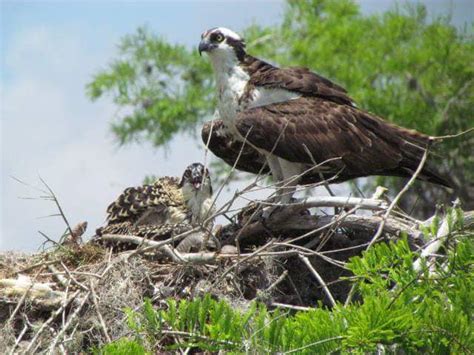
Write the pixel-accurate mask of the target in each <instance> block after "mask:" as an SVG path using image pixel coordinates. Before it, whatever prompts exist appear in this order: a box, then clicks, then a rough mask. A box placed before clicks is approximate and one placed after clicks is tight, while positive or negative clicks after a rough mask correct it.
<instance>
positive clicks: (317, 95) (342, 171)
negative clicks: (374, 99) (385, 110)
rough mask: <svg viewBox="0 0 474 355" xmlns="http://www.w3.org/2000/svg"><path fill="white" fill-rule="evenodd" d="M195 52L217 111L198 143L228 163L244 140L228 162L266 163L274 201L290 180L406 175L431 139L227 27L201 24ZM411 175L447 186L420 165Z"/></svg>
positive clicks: (245, 166)
mask: <svg viewBox="0 0 474 355" xmlns="http://www.w3.org/2000/svg"><path fill="white" fill-rule="evenodd" d="M202 52H205V53H206V54H207V55H208V56H209V58H210V60H211V64H212V67H213V70H214V73H215V78H216V84H217V96H218V106H217V111H218V112H217V113H218V116H219V119H216V120H214V121H213V122H212V123H208V124H206V125H205V126H204V129H203V131H202V136H203V140H204V142H205V143H206V142H208V141H209V147H210V149H211V151H213V152H214V153H215V154H216V155H217V156H219V157H221V158H223V159H224V160H225V161H226V162H227V163H229V164H233V163H234V162H235V161H236V159H237V156H238V155H239V152H240V150H241V147H242V142H245V143H246V146H245V147H244V148H243V149H242V151H241V154H240V158H239V161H238V162H237V165H236V167H237V168H238V169H241V170H245V171H249V172H252V173H256V172H258V171H260V169H262V168H263V169H265V164H267V165H268V167H269V169H270V171H271V174H272V176H273V178H274V179H275V180H276V181H277V182H280V186H281V185H282V184H283V181H287V183H285V187H286V188H287V189H286V191H289V192H285V193H282V192H280V195H281V196H280V198H279V200H280V202H283V203H287V202H289V201H290V199H291V192H292V191H294V187H293V186H294V185H296V184H298V183H299V184H301V183H303V184H306V183H314V182H319V181H322V180H326V179H329V180H330V181H329V182H331V183H332V182H342V181H346V180H350V179H354V178H357V177H363V176H370V175H385V176H401V177H411V176H412V175H413V173H414V172H415V170H416V169H417V167H418V165H419V164H420V161H421V159H422V156H423V154H424V152H425V148H426V147H427V146H429V145H430V143H431V142H432V140H433V137H430V136H427V135H424V134H422V133H419V132H416V131H414V130H409V129H405V128H402V127H399V126H396V125H394V124H391V123H389V122H387V121H384V120H383V119H382V118H380V117H378V116H376V115H374V114H371V113H369V112H366V111H364V110H362V109H360V108H358V107H356V105H355V104H354V102H353V100H352V99H351V98H350V97H349V96H348V94H347V92H346V90H345V89H344V88H342V87H341V86H339V85H337V84H335V83H333V82H331V81H330V80H328V79H326V78H324V77H322V76H320V75H318V74H315V73H313V72H311V71H310V70H309V69H307V68H300V67H290V68H278V67H276V66H273V65H271V64H269V63H267V62H265V61H263V60H260V59H258V58H255V57H252V56H251V55H249V54H247V53H246V50H245V42H244V40H243V39H242V37H240V36H239V35H238V34H236V33H235V32H233V31H231V30H229V29H226V28H223V27H218V28H213V29H210V30H208V31H205V32H204V33H203V34H202V35H201V42H200V43H199V53H200V54H201V53H202ZM211 126H212V130H211ZM295 177H297V178H295ZM418 178H419V179H421V180H425V181H429V182H432V183H435V184H440V185H444V186H450V185H451V184H450V181H448V179H447V178H445V177H442V176H441V175H440V174H439V173H438V172H437V171H436V170H435V169H434V168H433V167H431V166H429V165H428V164H425V166H424V167H423V169H422V170H421V172H420V174H419V175H418ZM288 187H289V189H288Z"/></svg>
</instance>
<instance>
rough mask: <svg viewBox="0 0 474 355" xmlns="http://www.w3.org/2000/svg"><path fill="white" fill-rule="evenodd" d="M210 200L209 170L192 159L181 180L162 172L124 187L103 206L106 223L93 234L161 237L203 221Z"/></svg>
mask: <svg viewBox="0 0 474 355" xmlns="http://www.w3.org/2000/svg"><path fill="white" fill-rule="evenodd" d="M212 202H213V201H212V186H211V180H210V177H209V171H208V170H207V169H205V167H204V166H203V165H202V164H200V163H194V164H191V165H189V166H188V167H187V168H186V170H185V171H184V174H183V177H182V178H181V181H179V180H178V179H177V178H174V177H168V176H166V177H163V178H160V179H158V180H156V181H155V183H154V184H152V185H142V186H138V187H129V188H127V189H126V190H125V191H124V192H123V193H122V194H121V195H120V196H119V197H118V198H117V200H116V201H115V202H113V203H112V204H110V206H109V207H108V208H107V214H108V216H107V225H106V226H105V227H101V228H99V229H98V230H97V232H96V234H97V236H98V237H100V236H101V235H104V234H131V235H135V236H139V237H144V238H150V239H164V238H167V237H170V236H171V235H177V234H180V233H182V232H184V231H186V230H189V229H191V228H192V227H193V226H197V225H201V224H203V223H204V221H205V220H206V219H207V218H209V217H210V216H211V214H212V211H211V208H212Z"/></svg>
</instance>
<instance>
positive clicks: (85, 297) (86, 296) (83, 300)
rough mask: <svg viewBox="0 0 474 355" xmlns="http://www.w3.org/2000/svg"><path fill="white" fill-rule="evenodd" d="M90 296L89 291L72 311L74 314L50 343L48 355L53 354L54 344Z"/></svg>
mask: <svg viewBox="0 0 474 355" xmlns="http://www.w3.org/2000/svg"><path fill="white" fill-rule="evenodd" d="M90 294H91V291H90V290H89V291H88V292H87V293H86V294H85V296H84V298H83V299H82V302H81V303H80V304H79V306H78V307H77V308H76V310H75V311H74V313H73V314H72V315H71V316H69V319H68V321H67V322H66V324H65V325H64V326H62V327H61V330H60V331H59V332H58V334H57V335H56V336H55V337H54V340H53V342H52V343H51V345H50V346H49V348H48V354H54V348H55V347H56V344H57V343H58V341H59V340H60V339H61V338H62V336H63V335H64V333H65V332H66V330H67V329H68V328H69V327H70V326H71V323H72V322H73V321H74V320H75V319H76V318H77V316H78V315H79V312H80V311H81V310H82V307H84V305H85V304H86V302H87V300H88V299H89V296H90Z"/></svg>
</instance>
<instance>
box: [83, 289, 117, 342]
mask: <svg viewBox="0 0 474 355" xmlns="http://www.w3.org/2000/svg"><path fill="white" fill-rule="evenodd" d="M89 287H90V290H91V293H92V301H93V302H94V307H95V311H96V313H97V317H99V322H100V325H101V326H102V330H103V331H104V335H105V338H106V339H107V342H109V343H110V342H111V341H112V340H111V339H110V336H109V332H108V331H107V326H106V325H105V322H104V318H103V317H102V313H100V309H99V303H98V302H97V294H96V292H95V290H94V283H93V282H92V280H89Z"/></svg>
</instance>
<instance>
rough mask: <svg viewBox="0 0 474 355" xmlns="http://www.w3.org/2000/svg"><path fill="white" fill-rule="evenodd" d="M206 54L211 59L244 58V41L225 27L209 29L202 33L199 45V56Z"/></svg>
mask: <svg viewBox="0 0 474 355" xmlns="http://www.w3.org/2000/svg"><path fill="white" fill-rule="evenodd" d="M202 52H206V53H207V54H208V55H209V56H210V57H211V58H213V57H214V58H215V57H229V56H236V57H237V59H239V60H241V59H243V57H244V56H245V41H244V40H243V38H242V37H240V36H239V35H238V34H237V33H235V32H234V31H232V30H229V29H228V28H225V27H216V28H211V29H210V30H207V31H205V32H203V34H202V35H201V42H200V43H199V54H201V53H202Z"/></svg>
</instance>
